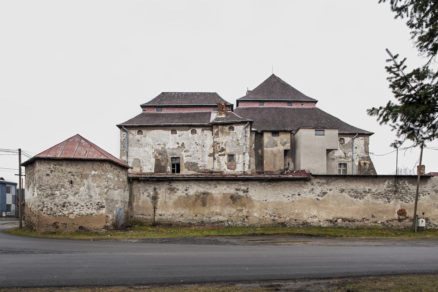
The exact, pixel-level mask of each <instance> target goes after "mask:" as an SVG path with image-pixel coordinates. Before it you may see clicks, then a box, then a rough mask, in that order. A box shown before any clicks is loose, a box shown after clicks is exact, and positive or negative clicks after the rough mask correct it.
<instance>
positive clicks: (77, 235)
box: [4, 225, 438, 239]
mask: <svg viewBox="0 0 438 292" xmlns="http://www.w3.org/2000/svg"><path fill="white" fill-rule="evenodd" d="M4 232H5V233H8V234H13V235H23V236H33V237H46V238H71V239H129V238H131V239H140V238H173V237H205V236H244V235H246V236H250V235H283V236H319V237H338V238H339V237H344V238H438V229H428V230H425V231H422V232H418V233H413V232H411V231H410V230H407V229H389V228H379V227H369V228H345V227H310V226H309V227H279V226H263V227H181V226H141V225H138V226H133V227H131V228H129V229H127V230H112V231H104V232H71V233H70V232H59V233H39V232H36V231H32V230H30V229H27V228H23V229H22V230H19V229H9V230H6V231H4Z"/></svg>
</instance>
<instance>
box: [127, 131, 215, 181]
mask: <svg viewBox="0 0 438 292" xmlns="http://www.w3.org/2000/svg"><path fill="white" fill-rule="evenodd" d="M172 130H174V131H176V132H174V134H172ZM128 132H129V152H128V156H129V159H128V164H129V166H131V167H132V169H130V172H145V173H171V172H172V169H171V157H179V158H180V162H181V173H199V172H205V171H211V170H212V169H213V139H212V129H211V127H156V128H146V127H137V128H129V129H128ZM120 139H121V140H120V146H121V147H120V156H121V159H123V160H126V133H125V132H124V131H120Z"/></svg>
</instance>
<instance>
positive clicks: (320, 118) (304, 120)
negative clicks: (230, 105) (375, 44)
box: [235, 107, 373, 135]
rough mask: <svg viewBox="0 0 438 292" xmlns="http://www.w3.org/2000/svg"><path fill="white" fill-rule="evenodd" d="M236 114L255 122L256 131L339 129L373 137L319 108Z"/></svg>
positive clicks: (251, 109) (259, 109) (249, 109)
mask: <svg viewBox="0 0 438 292" xmlns="http://www.w3.org/2000/svg"><path fill="white" fill-rule="evenodd" d="M235 112H236V113H237V114H238V115H240V116H242V117H245V118H248V119H251V120H253V121H254V123H253V126H252V128H253V129H255V130H256V131H297V130H298V129H301V128H310V129H338V131H339V133H340V134H356V133H357V134H363V135H372V134H373V133H372V132H368V131H366V130H362V129H359V128H357V127H354V126H352V125H349V124H347V123H345V122H343V121H341V120H340V119H338V118H336V117H334V116H332V115H330V114H328V113H326V112H325V111H323V110H320V109H319V108H316V107H313V108H287V107H284V108H282V107H237V108H236V110H235Z"/></svg>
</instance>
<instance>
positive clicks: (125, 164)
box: [21, 156, 130, 168]
mask: <svg viewBox="0 0 438 292" xmlns="http://www.w3.org/2000/svg"><path fill="white" fill-rule="evenodd" d="M36 160H67V161H104V162H110V163H113V164H116V165H118V166H121V167H124V168H130V166H129V165H128V164H127V163H123V161H120V162H117V161H114V160H111V159H103V158H72V157H37V156H34V157H32V158H30V159H29V160H26V161H25V162H23V163H21V166H27V165H29V164H32V163H34V162H35V161H36Z"/></svg>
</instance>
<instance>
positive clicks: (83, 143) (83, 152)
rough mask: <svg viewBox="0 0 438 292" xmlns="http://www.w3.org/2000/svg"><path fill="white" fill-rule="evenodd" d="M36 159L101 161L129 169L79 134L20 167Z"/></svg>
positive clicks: (121, 161)
mask: <svg viewBox="0 0 438 292" xmlns="http://www.w3.org/2000/svg"><path fill="white" fill-rule="evenodd" d="M37 159H68V160H102V161H109V162H112V163H115V164H117V165H119V166H122V167H126V168H129V166H128V164H127V163H126V162H125V161H123V160H120V159H118V158H116V157H114V156H113V155H111V154H110V153H108V152H106V151H105V150H103V149H102V148H100V147H99V146H97V145H96V144H94V143H92V142H90V141H88V140H87V139H85V138H84V137H82V136H81V135H79V134H76V135H74V136H73V137H70V138H68V139H67V140H65V141H63V142H61V143H59V144H56V145H55V146H53V147H50V148H49V149H47V150H45V151H43V152H41V153H39V154H37V155H35V156H34V157H32V158H31V159H29V160H27V161H26V162H24V163H23V164H22V165H23V166H26V165H28V164H30V163H32V162H34V161H35V160H37Z"/></svg>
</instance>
